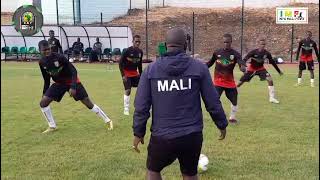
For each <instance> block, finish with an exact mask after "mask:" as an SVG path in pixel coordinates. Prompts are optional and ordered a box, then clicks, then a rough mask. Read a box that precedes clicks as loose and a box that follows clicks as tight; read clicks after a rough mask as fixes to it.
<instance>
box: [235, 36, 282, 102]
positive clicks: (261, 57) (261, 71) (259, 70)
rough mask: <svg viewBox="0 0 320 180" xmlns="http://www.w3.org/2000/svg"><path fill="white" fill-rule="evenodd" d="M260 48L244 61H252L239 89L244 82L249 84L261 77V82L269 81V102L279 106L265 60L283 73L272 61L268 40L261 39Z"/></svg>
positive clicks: (239, 84)
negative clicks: (254, 78) (267, 44)
mask: <svg viewBox="0 0 320 180" xmlns="http://www.w3.org/2000/svg"><path fill="white" fill-rule="evenodd" d="M259 46H260V47H259V48H258V49H254V50H252V51H250V52H249V53H248V54H247V55H246V56H245V58H244V61H245V62H246V61H247V60H249V59H250V60H251V61H250V64H249V66H248V68H247V72H246V73H244V75H243V76H242V77H241V78H240V82H239V83H238V85H237V87H240V86H241V85H242V84H243V83H244V82H249V81H250V80H251V79H252V78H253V76H256V75H257V76H259V77H260V80H261V81H264V80H267V82H268V89H269V101H270V102H271V103H276V104H278V103H279V101H278V100H277V99H276V98H275V92H274V86H273V80H272V78H271V75H270V74H269V73H268V71H267V70H266V68H265V67H264V66H263V64H264V61H265V59H268V60H269V63H271V64H272V65H273V67H274V68H275V69H276V70H277V71H278V73H279V74H280V75H282V74H283V73H282V72H281V70H280V69H279V67H278V66H277V64H276V62H275V61H274V60H273V59H272V55H271V53H270V52H269V51H267V50H266V49H265V46H266V40H265V39H263V38H261V39H260V40H259Z"/></svg>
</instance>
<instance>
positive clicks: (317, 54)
mask: <svg viewBox="0 0 320 180" xmlns="http://www.w3.org/2000/svg"><path fill="white" fill-rule="evenodd" d="M312 46H313V49H314V52H315V53H316V56H317V60H318V62H319V59H320V57H319V51H318V47H317V43H316V42H314V43H312Z"/></svg>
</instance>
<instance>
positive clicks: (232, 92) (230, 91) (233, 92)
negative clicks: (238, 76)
mask: <svg viewBox="0 0 320 180" xmlns="http://www.w3.org/2000/svg"><path fill="white" fill-rule="evenodd" d="M215 88H216V90H217V92H218V94H219V97H220V96H221V94H222V93H223V91H224V92H225V94H226V96H227V98H228V99H229V100H230V102H231V103H232V104H233V105H234V106H236V105H237V103H238V90H237V88H225V87H221V86H215Z"/></svg>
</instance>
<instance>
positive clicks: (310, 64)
mask: <svg viewBox="0 0 320 180" xmlns="http://www.w3.org/2000/svg"><path fill="white" fill-rule="evenodd" d="M306 64H307V66H308V70H314V63H313V61H307V62H305V61H300V62H299V70H301V71H302V70H306Z"/></svg>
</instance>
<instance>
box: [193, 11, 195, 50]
mask: <svg viewBox="0 0 320 180" xmlns="http://www.w3.org/2000/svg"><path fill="white" fill-rule="evenodd" d="M194 34H195V33H194V12H192V55H194V41H195V37H194Z"/></svg>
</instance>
